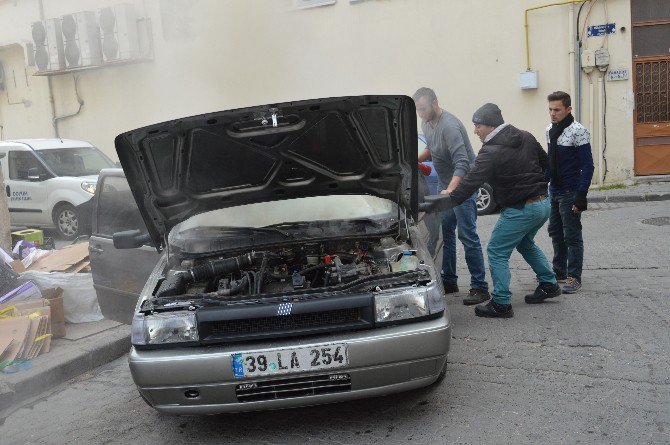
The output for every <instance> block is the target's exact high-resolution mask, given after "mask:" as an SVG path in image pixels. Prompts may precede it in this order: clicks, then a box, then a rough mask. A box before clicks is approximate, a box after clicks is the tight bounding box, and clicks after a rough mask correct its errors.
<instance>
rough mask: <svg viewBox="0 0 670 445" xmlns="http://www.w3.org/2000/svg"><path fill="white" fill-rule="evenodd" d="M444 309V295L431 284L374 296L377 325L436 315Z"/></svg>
mask: <svg viewBox="0 0 670 445" xmlns="http://www.w3.org/2000/svg"><path fill="white" fill-rule="evenodd" d="M445 308H446V302H445V298H444V295H443V294H442V293H441V292H440V290H439V288H438V287H437V286H436V285H435V284H434V283H433V284H432V285H431V286H426V287H406V288H401V289H391V290H387V291H383V292H379V293H377V294H376V295H375V320H376V321H377V323H388V322H394V321H402V320H409V319H412V318H418V317H426V316H428V315H433V314H438V313H440V312H443V311H444V310H445Z"/></svg>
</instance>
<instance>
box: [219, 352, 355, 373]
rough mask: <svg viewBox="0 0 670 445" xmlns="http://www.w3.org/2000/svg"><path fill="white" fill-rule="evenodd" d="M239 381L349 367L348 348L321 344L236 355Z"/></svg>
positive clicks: (235, 367)
mask: <svg viewBox="0 0 670 445" xmlns="http://www.w3.org/2000/svg"><path fill="white" fill-rule="evenodd" d="M232 358H233V374H234V375H235V377H237V378H242V377H258V376H267V375H278V374H291V373H297V372H309V371H318V370H321V369H333V368H341V367H343V366H347V364H348V363H349V360H348V359H347V345H346V344H334V345H319V346H309V347H305V348H289V349H275V350H273V351H265V352H245V353H238V354H233V356H232Z"/></svg>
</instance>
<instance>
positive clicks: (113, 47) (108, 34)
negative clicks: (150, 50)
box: [100, 3, 141, 62]
mask: <svg viewBox="0 0 670 445" xmlns="http://www.w3.org/2000/svg"><path fill="white" fill-rule="evenodd" d="M100 29H101V30H102V54H103V57H104V59H105V62H118V61H123V60H133V59H138V58H139V57H140V55H141V50H140V39H139V35H138V22H137V14H136V13H135V7H134V6H133V5H131V4H129V3H120V4H118V5H113V6H110V7H108V8H102V9H101V10H100Z"/></svg>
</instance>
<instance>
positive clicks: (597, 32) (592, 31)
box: [586, 23, 616, 37]
mask: <svg viewBox="0 0 670 445" xmlns="http://www.w3.org/2000/svg"><path fill="white" fill-rule="evenodd" d="M615 32H616V23H608V24H606V25H595V26H589V28H588V31H587V32H586V36H587V37H599V36H604V35H605V34H614V33H615Z"/></svg>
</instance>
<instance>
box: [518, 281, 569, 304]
mask: <svg viewBox="0 0 670 445" xmlns="http://www.w3.org/2000/svg"><path fill="white" fill-rule="evenodd" d="M561 293H562V292H561V287H560V286H559V285H558V284H554V283H540V285H539V286H537V288H536V289H535V292H533V293H532V294H530V295H526V298H525V300H526V303H528V304H538V303H544V300H546V299H547V298H554V297H558V296H559V295H561Z"/></svg>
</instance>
